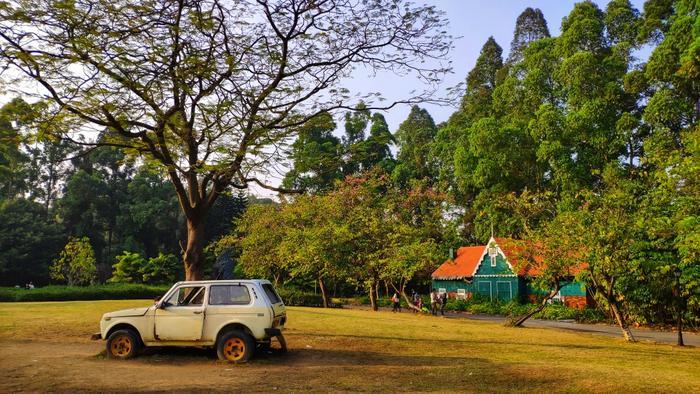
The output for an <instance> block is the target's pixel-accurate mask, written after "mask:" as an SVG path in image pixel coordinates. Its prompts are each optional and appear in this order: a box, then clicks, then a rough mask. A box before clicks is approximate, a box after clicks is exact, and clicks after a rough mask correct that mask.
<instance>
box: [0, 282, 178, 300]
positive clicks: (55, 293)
mask: <svg viewBox="0 0 700 394" xmlns="http://www.w3.org/2000/svg"><path fill="white" fill-rule="evenodd" d="M169 288H170V286H148V285H143V284H123V283H122V284H108V285H92V286H84V287H78V286H46V287H38V288H35V289H31V290H26V289H23V288H20V289H16V288H11V287H0V302H29V301H88V300H131V299H134V300H137V299H151V298H155V297H159V296H162V295H163V294H165V292H166V291H168V289H169Z"/></svg>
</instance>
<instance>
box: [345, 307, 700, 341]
mask: <svg viewBox="0 0 700 394" xmlns="http://www.w3.org/2000/svg"><path fill="white" fill-rule="evenodd" d="M344 307H345V308H359V309H369V307H364V306H348V305H345V306H344ZM382 309H386V310H390V308H382ZM403 311H404V313H405V311H407V309H403ZM409 313H410V312H409ZM445 317H447V318H450V319H467V320H481V321H489V322H494V323H505V321H506V318H505V317H503V316H494V315H482V314H468V313H451V312H447V313H445ZM524 326H525V327H537V328H556V329H559V330H569V331H577V332H583V333H591V334H598V335H605V336H610V337H617V338H622V333H621V332H620V329H619V328H618V327H617V326H613V325H609V324H584V323H576V322H574V321H561V320H559V321H557V320H540V319H530V320H528V321H526V322H525V324H524ZM632 335H634V337H635V339H637V340H638V341H652V342H658V343H666V344H671V345H675V344H676V343H678V334H677V333H676V332H671V331H656V330H651V329H646V328H633V329H632ZM683 342H684V343H685V344H686V345H689V346H700V335H698V334H695V333H690V332H684V333H683Z"/></svg>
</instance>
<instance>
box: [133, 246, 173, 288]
mask: <svg viewBox="0 0 700 394" xmlns="http://www.w3.org/2000/svg"><path fill="white" fill-rule="evenodd" d="M179 265H180V263H179V261H178V259H177V257H175V255H172V254H163V253H162V252H161V253H158V256H157V257H151V258H150V259H148V263H146V265H144V266H143V267H142V268H141V270H139V273H140V274H141V275H142V279H143V281H144V283H152V284H153V283H173V282H175V278H176V276H177V274H178V267H179Z"/></svg>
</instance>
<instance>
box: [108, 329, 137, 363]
mask: <svg viewBox="0 0 700 394" xmlns="http://www.w3.org/2000/svg"><path fill="white" fill-rule="evenodd" d="M140 350H141V340H140V339H139V335H138V334H137V333H136V332H134V330H129V329H125V330H117V331H115V332H113V333H111V334H110V335H109V337H108V338H107V357H109V358H115V359H121V360H126V359H130V358H134V357H136V355H137V354H138V353H139V351H140Z"/></svg>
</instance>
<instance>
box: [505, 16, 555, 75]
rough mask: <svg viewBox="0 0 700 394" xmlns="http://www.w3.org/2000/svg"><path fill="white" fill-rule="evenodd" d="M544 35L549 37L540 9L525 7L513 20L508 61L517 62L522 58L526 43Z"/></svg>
mask: <svg viewBox="0 0 700 394" xmlns="http://www.w3.org/2000/svg"><path fill="white" fill-rule="evenodd" d="M545 37H549V28H548V27H547V21H546V20H545V19H544V15H543V14H542V11H540V9H539V8H535V9H532V8H530V7H528V8H526V9H525V11H523V12H522V13H521V14H520V15H518V19H517V20H516V21H515V31H514V32H513V41H511V43H510V53H509V54H508V63H517V62H519V61H520V60H522V58H523V55H524V52H525V48H526V47H527V46H528V44H530V43H531V42H533V41H537V40H539V39H542V38H545Z"/></svg>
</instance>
